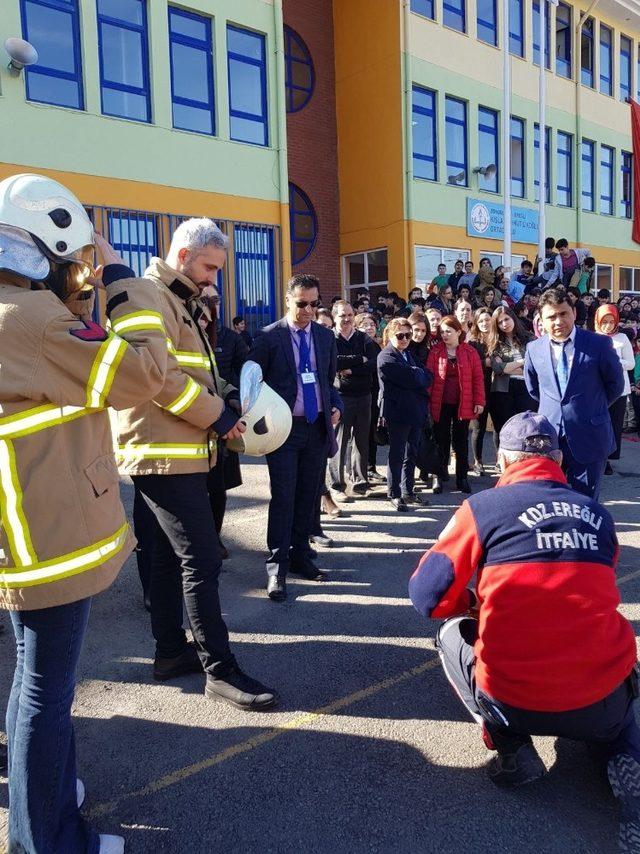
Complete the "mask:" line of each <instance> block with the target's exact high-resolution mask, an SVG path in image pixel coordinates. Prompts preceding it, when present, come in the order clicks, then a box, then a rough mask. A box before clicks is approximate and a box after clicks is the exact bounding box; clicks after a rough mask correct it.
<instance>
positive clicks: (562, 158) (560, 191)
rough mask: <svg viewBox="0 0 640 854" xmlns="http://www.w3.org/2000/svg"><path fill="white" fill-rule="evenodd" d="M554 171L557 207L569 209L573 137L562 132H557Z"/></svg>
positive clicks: (571, 186) (571, 187) (571, 190)
mask: <svg viewBox="0 0 640 854" xmlns="http://www.w3.org/2000/svg"><path fill="white" fill-rule="evenodd" d="M556 169H557V173H558V186H557V187H556V201H557V203H558V204H559V205H562V206H563V207H565V208H570V207H571V206H572V204H573V137H572V136H571V134H570V133H564V132H563V131H558V138H557V147H556Z"/></svg>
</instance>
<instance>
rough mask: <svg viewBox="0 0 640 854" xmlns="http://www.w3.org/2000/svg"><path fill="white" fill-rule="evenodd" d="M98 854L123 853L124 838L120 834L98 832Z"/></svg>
mask: <svg viewBox="0 0 640 854" xmlns="http://www.w3.org/2000/svg"><path fill="white" fill-rule="evenodd" d="M98 854H124V839H123V837H122V836H111V835H110V834H106V833H101V834H100V849H99V851H98Z"/></svg>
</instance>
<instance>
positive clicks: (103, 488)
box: [0, 273, 167, 610]
mask: <svg viewBox="0 0 640 854" xmlns="http://www.w3.org/2000/svg"><path fill="white" fill-rule="evenodd" d="M107 299H108V300H109V301H110V302H111V303H116V304H117V305H116V308H115V309H114V311H113V312H112V319H113V321H115V323H117V322H118V321H122V320H125V319H126V318H129V325H128V328H125V329H123V331H122V333H121V334H118V335H116V334H113V333H107V332H106V331H105V330H104V329H102V328H101V327H100V326H98V325H97V324H94V323H92V322H91V320H90V319H88V318H86V317H85V319H84V320H82V319H78V318H77V317H76V316H74V314H72V313H71V311H69V309H68V308H66V307H65V305H63V304H62V302H60V300H59V299H58V298H57V297H56V296H55V295H54V294H53V293H51V292H50V291H48V290H45V289H42V290H31V289H30V288H29V287H20V286H19V285H17V284H14V283H12V281H11V280H10V278H9V277H7V276H6V275H4V274H2V273H0V516H1V522H2V526H1V528H0V607H4V608H8V609H12V610H33V609H36V608H47V607H51V606H54V605H63V604H67V603H69V602H75V601H78V600H80V599H84V598H86V597H88V596H92V595H93V594H95V593H99V592H100V591H101V590H104V589H105V588H106V587H108V586H109V585H110V584H111V582H112V581H113V579H114V578H115V576H116V575H117V574H118V571H119V569H120V567H121V566H122V564H123V563H124V561H125V560H126V558H127V557H128V555H129V553H130V552H131V550H132V548H133V546H134V545H135V539H134V537H133V535H132V533H131V531H130V529H129V526H128V525H127V521H126V518H125V513H124V509H123V507H122V504H121V502H120V492H119V478H118V471H117V468H116V464H115V460H114V454H113V441H112V436H111V430H110V424H109V417H108V415H107V407H108V406H113V407H115V408H116V409H118V408H122V407H125V406H131V405H132V404H133V403H135V402H137V401H139V400H141V399H144V398H149V397H151V396H152V395H154V394H156V393H157V392H158V390H159V389H160V388H162V384H163V381H164V374H165V371H166V362H167V345H166V336H165V333H164V329H163V327H162V322H161V320H160V312H159V310H158V306H157V302H158V299H157V295H156V292H155V288H153V287H152V286H151V285H150V284H149V283H148V282H145V281H144V280H140V279H137V280H136V279H127V280H122V281H119V282H115V283H114V284H112V285H109V286H108V287H107ZM83 316H84V315H83ZM131 319H135V321H136V322H135V324H134V323H131Z"/></svg>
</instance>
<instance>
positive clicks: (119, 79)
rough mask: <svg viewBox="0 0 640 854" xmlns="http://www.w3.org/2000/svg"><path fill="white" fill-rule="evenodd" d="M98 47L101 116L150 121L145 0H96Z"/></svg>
mask: <svg viewBox="0 0 640 854" xmlns="http://www.w3.org/2000/svg"><path fill="white" fill-rule="evenodd" d="M98 48H99V53H100V92H101V98H102V112H103V113H104V115H105V116H117V117H118V118H121V119H134V120H135V121H139V122H150V121H151V97H150V86H149V45H148V38H147V7H146V3H145V0H98Z"/></svg>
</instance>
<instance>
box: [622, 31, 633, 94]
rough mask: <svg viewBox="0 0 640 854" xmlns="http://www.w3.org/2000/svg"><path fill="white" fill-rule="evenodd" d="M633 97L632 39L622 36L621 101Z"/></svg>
mask: <svg viewBox="0 0 640 854" xmlns="http://www.w3.org/2000/svg"><path fill="white" fill-rule="evenodd" d="M630 97H631V39H630V38H628V37H627V36H620V100H621V101H626V100H627V98H630Z"/></svg>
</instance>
